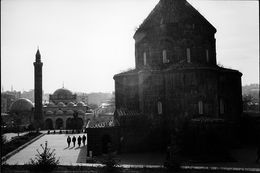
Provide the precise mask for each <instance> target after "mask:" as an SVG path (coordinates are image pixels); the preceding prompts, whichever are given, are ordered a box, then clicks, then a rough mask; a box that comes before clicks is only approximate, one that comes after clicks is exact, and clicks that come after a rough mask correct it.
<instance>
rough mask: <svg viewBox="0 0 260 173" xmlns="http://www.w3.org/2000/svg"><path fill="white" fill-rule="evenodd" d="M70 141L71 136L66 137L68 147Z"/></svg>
mask: <svg viewBox="0 0 260 173" xmlns="http://www.w3.org/2000/svg"><path fill="white" fill-rule="evenodd" d="M70 142H71V138H70V136H68V137H67V143H68V147H70Z"/></svg>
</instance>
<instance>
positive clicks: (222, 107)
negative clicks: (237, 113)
mask: <svg viewBox="0 0 260 173" xmlns="http://www.w3.org/2000/svg"><path fill="white" fill-rule="evenodd" d="M219 104H220V105H219V112H220V114H224V112H225V106H224V101H223V99H220V103H219Z"/></svg>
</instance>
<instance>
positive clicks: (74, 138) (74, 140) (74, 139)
mask: <svg viewBox="0 0 260 173" xmlns="http://www.w3.org/2000/svg"><path fill="white" fill-rule="evenodd" d="M72 142H73V147H75V142H76V137H75V136H73V138H72Z"/></svg>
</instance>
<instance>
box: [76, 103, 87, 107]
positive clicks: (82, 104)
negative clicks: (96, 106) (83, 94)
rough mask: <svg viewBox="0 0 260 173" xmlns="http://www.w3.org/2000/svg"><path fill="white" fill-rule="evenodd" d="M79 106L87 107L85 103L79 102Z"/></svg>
mask: <svg viewBox="0 0 260 173" xmlns="http://www.w3.org/2000/svg"><path fill="white" fill-rule="evenodd" d="M77 106H86V105H85V103H84V102H78V103H77Z"/></svg>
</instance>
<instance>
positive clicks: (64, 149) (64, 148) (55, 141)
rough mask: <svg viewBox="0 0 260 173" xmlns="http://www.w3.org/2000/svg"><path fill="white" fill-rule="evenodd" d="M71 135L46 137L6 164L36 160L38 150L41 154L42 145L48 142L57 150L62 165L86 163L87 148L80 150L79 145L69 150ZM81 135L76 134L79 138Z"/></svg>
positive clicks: (50, 135) (11, 158) (14, 156)
mask: <svg viewBox="0 0 260 173" xmlns="http://www.w3.org/2000/svg"><path fill="white" fill-rule="evenodd" d="M68 135H69V134H49V135H47V134H46V135H44V136H43V137H41V138H40V139H38V140H37V141H35V142H33V143H32V144H30V145H28V146H27V147H25V148H24V149H23V150H21V151H19V152H18V153H16V154H15V155H13V156H12V157H10V158H9V159H8V160H7V161H6V163H7V164H10V165H14V164H18V165H20V164H25V163H28V162H29V161H30V159H31V158H35V155H36V154H37V151H36V150H37V149H38V150H39V151H40V152H41V151H42V149H41V147H40V145H41V144H43V145H44V143H45V141H48V147H50V148H51V150H52V149H55V152H54V153H55V154H56V157H57V158H59V161H60V164H62V165H65V164H66V165H71V164H74V163H84V162H86V153H87V146H82V145H81V147H80V148H79V147H78V145H76V146H75V147H73V145H71V146H70V148H68V145H67V142H66V139H67V136H68ZM79 135H81V136H82V135H83V134H76V135H75V137H76V138H77V137H78V136H79ZM70 136H71V135H70Z"/></svg>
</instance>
